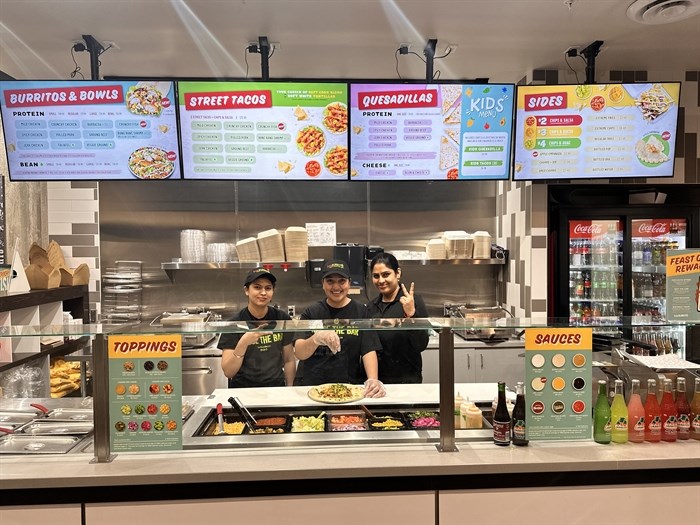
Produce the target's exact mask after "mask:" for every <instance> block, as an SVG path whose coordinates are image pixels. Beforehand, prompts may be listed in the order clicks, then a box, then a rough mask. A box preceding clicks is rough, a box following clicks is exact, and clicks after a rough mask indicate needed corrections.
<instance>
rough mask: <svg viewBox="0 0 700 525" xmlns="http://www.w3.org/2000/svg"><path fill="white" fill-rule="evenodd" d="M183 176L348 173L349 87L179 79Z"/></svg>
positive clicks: (287, 177)
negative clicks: (188, 80)
mask: <svg viewBox="0 0 700 525" xmlns="http://www.w3.org/2000/svg"><path fill="white" fill-rule="evenodd" d="M178 93H179V105H180V125H181V129H180V133H181V140H182V157H183V167H184V173H185V175H184V178H186V179H252V180H314V179H329V180H338V179H347V177H348V106H347V85H346V84H333V83H302V82H287V83H283V82H279V83H277V82H275V83H271V82H179V83H178Z"/></svg>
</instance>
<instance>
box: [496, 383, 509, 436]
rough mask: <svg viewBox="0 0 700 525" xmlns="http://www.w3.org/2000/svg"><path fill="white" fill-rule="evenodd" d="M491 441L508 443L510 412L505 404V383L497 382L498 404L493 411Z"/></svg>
mask: <svg viewBox="0 0 700 525" xmlns="http://www.w3.org/2000/svg"><path fill="white" fill-rule="evenodd" d="M493 442H494V443H495V444H496V445H502V446H508V445H510V414H509V413H508V407H507V406H506V384H505V383H504V382H503V381H499V382H498V404H497V405H496V411H495V412H494V413H493Z"/></svg>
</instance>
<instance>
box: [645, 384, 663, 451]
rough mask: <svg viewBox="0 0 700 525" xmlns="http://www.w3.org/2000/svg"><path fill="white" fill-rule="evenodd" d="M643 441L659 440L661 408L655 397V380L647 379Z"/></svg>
mask: <svg viewBox="0 0 700 525" xmlns="http://www.w3.org/2000/svg"><path fill="white" fill-rule="evenodd" d="M644 425H645V426H644V441H649V442H650V443H658V442H659V441H661V408H660V407H659V400H658V398H657V397H656V380H655V379H647V399H646V401H645V403H644Z"/></svg>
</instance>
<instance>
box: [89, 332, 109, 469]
mask: <svg viewBox="0 0 700 525" xmlns="http://www.w3.org/2000/svg"><path fill="white" fill-rule="evenodd" d="M92 356H93V365H94V370H93V373H94V374H95V375H94V377H93V378H92V379H93V381H92V383H93V395H94V397H93V406H92V411H93V417H94V420H95V435H94V438H93V439H94V448H95V457H94V459H93V460H92V461H91V463H109V462H110V461H112V460H113V459H114V457H115V456H114V455H112V454H111V451H110V446H109V359H108V355H107V339H106V337H105V336H104V334H97V335H96V336H95V341H94V343H93V347H92Z"/></svg>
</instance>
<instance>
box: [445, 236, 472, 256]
mask: <svg viewBox="0 0 700 525" xmlns="http://www.w3.org/2000/svg"><path fill="white" fill-rule="evenodd" d="M442 238H443V240H444V241H445V252H446V255H447V259H471V257H472V251H473V249H474V240H473V239H472V236H471V235H469V234H468V233H467V232H465V231H462V230H452V231H446V232H445V233H444V234H443V236H442Z"/></svg>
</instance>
